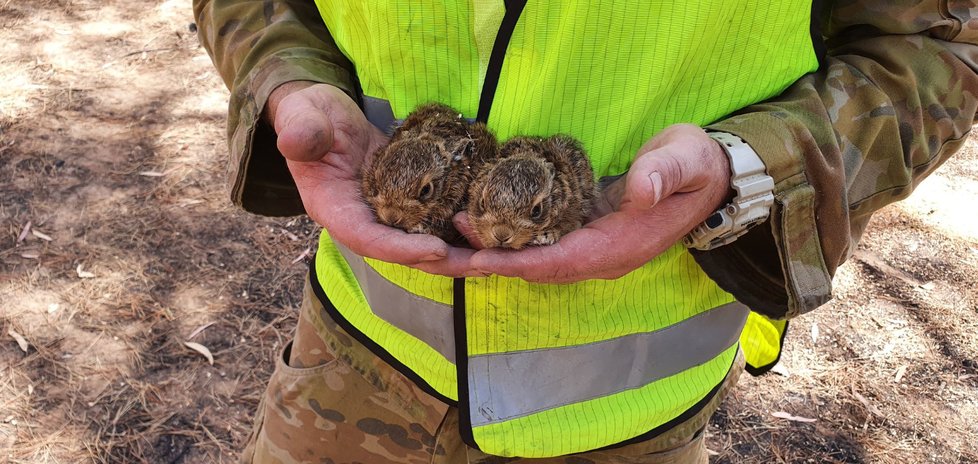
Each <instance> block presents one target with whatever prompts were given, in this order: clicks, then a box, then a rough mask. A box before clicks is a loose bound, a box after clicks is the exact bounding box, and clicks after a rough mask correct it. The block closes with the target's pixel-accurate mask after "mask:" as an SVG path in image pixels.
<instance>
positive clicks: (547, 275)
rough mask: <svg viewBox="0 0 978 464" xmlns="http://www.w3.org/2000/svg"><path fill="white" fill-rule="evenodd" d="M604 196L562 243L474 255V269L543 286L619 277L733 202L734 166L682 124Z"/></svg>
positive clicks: (644, 152)
mask: <svg viewBox="0 0 978 464" xmlns="http://www.w3.org/2000/svg"><path fill="white" fill-rule="evenodd" d="M603 193H604V195H603V198H602V199H600V200H599V205H598V206H597V214H596V216H598V217H597V218H596V219H595V220H593V221H592V222H589V223H588V224H585V225H584V227H582V228H581V229H579V230H576V231H574V232H571V233H570V234H567V235H565V236H564V237H562V238H561V239H560V241H558V242H557V243H556V244H554V245H550V246H543V247H530V248H525V249H522V250H507V249H499V248H492V249H485V250H481V251H479V252H477V253H476V254H475V255H474V256H472V266H473V267H474V268H475V269H476V270H478V271H479V272H481V273H483V274H499V275H504V276H510V277H520V278H522V279H525V280H528V281H531V282H543V283H568V282H577V281H581V280H586V279H614V278H618V277H621V276H623V275H625V274H626V273H628V272H630V271H632V270H635V269H637V268H638V267H640V266H642V265H643V264H645V263H647V262H648V261H650V260H651V259H652V258H655V257H656V256H658V255H659V254H661V253H662V252H664V251H665V250H667V249H668V248H669V247H671V246H672V245H674V244H675V243H676V242H678V241H679V240H680V239H681V238H682V237H683V236H684V235H685V234H686V233H688V232H689V231H690V230H692V229H693V228H694V227H696V226H697V225H698V224H699V223H701V222H703V221H704V220H705V219H706V218H707V217H709V216H710V215H711V214H713V212H714V211H716V210H717V209H718V208H719V207H720V206H721V205H723V204H724V203H725V202H726V201H728V199H729V198H730V196H731V194H732V193H731V189H730V167H729V162H728V160H727V157H726V155H725V154H724V153H723V151H722V149H721V148H720V145H719V144H717V142H715V141H714V140H713V139H711V138H710V137H709V136H707V135H706V133H705V132H703V130H702V129H700V128H699V127H697V126H693V125H689V124H677V125H673V126H670V127H667V128H666V129H664V130H663V131H662V132H660V133H659V134H658V135H656V136H655V137H653V138H652V139H651V140H649V141H648V142H646V143H645V145H643V146H642V148H640V149H639V151H638V156H637V157H636V158H635V161H634V162H633V163H632V166H631V168H630V169H629V170H628V173H627V174H626V175H625V176H623V177H622V178H620V179H618V180H617V181H615V183H613V184H611V185H610V186H608V187H607V188H606V189H605V191H604V192H603ZM456 223H457V226H458V227H459V229H460V230H462V231H463V232H470V231H471V228H469V227H468V224H467V223H466V217H465V216H464V215H459V216H457V217H456ZM466 235H467V236H471V234H466Z"/></svg>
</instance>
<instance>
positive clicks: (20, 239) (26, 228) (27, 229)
mask: <svg viewBox="0 0 978 464" xmlns="http://www.w3.org/2000/svg"><path fill="white" fill-rule="evenodd" d="M33 224H34V223H33V222H31V221H27V224H24V230H21V231H20V235H18V236H17V243H20V242H23V241H24V239H25V238H27V233H28V232H30V231H31V226H32V225H33Z"/></svg>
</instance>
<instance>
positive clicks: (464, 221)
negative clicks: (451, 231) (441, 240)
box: [452, 211, 485, 250]
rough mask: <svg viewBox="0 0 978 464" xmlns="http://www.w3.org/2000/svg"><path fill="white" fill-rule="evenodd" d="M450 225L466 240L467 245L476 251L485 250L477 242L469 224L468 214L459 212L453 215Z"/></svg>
mask: <svg viewBox="0 0 978 464" xmlns="http://www.w3.org/2000/svg"><path fill="white" fill-rule="evenodd" d="M452 224H454V225H455V229H456V230H458V231H459V232H460V233H461V234H462V236H464V237H465V239H466V240H468V242H469V245H472V248H475V249H476V250H481V249H483V248H485V246H484V245H483V244H482V241H481V240H479V235H478V234H476V233H475V229H473V228H472V223H471V222H469V213H467V212H465V211H460V212H458V213H455V216H453V217H452Z"/></svg>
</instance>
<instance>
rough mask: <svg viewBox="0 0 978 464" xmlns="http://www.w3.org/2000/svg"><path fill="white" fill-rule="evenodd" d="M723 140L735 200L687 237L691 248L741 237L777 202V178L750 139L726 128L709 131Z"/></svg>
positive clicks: (711, 245)
mask: <svg viewBox="0 0 978 464" xmlns="http://www.w3.org/2000/svg"><path fill="white" fill-rule="evenodd" d="M707 135H709V136H710V138H712V139H713V140H716V141H717V142H719V143H720V147H721V148H723V152H724V153H726V155H727V158H728V159H729V160H730V187H731V188H733V190H734V191H735V192H736V196H734V198H733V200H732V201H731V202H730V203H729V204H728V205H726V206H724V207H723V208H720V209H719V210H717V212H715V213H713V214H712V215H711V216H710V217H708V218H706V221H703V223H702V224H700V225H698V226H696V228H695V229H693V230H692V231H691V232H690V233H689V234H687V235H686V236H685V237H683V243H684V244H685V245H686V247H687V248H696V249H697V250H712V249H714V248H717V247H721V246H723V245H726V244H728V243H731V242H733V241H734V240H737V238H738V237H740V236H741V235H744V234H745V233H747V231H748V230H749V229H750V228H751V227H753V226H755V225H757V224H758V223H759V222H761V221H763V220H765V219H767V217H768V216H769V215H770V214H771V205H773V204H774V179H772V178H771V176H769V175H767V173H766V172H765V168H764V162H763V161H761V158H760V157H759V156H757V152H755V151H754V149H753V148H751V147H750V145H748V144H747V142H744V141H743V139H741V138H740V137H737V136H736V135H733V134H728V133H726V132H707Z"/></svg>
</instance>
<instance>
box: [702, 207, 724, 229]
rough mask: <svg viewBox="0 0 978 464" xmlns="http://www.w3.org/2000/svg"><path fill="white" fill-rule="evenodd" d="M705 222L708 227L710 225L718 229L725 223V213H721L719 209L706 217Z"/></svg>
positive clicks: (711, 227)
mask: <svg viewBox="0 0 978 464" xmlns="http://www.w3.org/2000/svg"><path fill="white" fill-rule="evenodd" d="M704 223H705V224H706V227H709V228H710V229H716V228H717V227H720V226H721V225H722V224H723V215H722V214H720V212H719V211H717V212H715V213H713V215H711V216H710V217H708V218H706V221H705V222H704Z"/></svg>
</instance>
